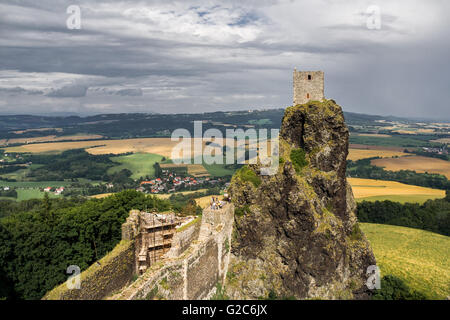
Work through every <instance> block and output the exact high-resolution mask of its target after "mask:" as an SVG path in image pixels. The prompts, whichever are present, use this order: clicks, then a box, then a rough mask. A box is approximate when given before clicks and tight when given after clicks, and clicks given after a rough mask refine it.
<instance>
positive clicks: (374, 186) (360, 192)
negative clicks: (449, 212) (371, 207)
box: [347, 178, 445, 202]
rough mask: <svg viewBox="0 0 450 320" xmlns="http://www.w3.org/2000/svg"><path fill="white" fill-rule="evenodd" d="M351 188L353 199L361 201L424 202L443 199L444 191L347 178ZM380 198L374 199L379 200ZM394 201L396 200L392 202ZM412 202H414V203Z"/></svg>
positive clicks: (391, 182)
mask: <svg viewBox="0 0 450 320" xmlns="http://www.w3.org/2000/svg"><path fill="white" fill-rule="evenodd" d="M347 180H348V182H349V183H350V185H351V186H352V190H353V194H354V196H355V199H357V200H358V199H363V198H368V197H371V198H373V197H390V199H387V200H391V199H395V198H397V199H400V200H405V199H409V200H416V201H417V200H420V201H423V200H426V199H436V198H444V197H445V191H444V190H438V189H431V188H425V187H419V186H413V185H409V184H403V183H400V182H395V181H384V180H373V179H359V178H347ZM380 199H381V198H378V199H374V200H380ZM393 201H396V200H393ZM416 201H414V202H416Z"/></svg>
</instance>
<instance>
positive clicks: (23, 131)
mask: <svg viewBox="0 0 450 320" xmlns="http://www.w3.org/2000/svg"><path fill="white" fill-rule="evenodd" d="M53 130H54V131H57V132H63V129H62V128H38V129H26V130H19V131H13V133H15V134H22V133H26V132H33V131H35V132H43V131H53Z"/></svg>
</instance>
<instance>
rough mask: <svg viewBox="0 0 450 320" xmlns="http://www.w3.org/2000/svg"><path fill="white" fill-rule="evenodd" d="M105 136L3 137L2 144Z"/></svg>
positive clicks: (0, 143) (75, 139)
mask: <svg viewBox="0 0 450 320" xmlns="http://www.w3.org/2000/svg"><path fill="white" fill-rule="evenodd" d="M102 138H103V136H101V135H99V134H90V135H72V136H62V137H57V136H55V135H51V136H45V137H35V138H16V139H2V140H0V146H1V145H7V144H14V143H38V142H49V141H64V140H72V141H78V140H89V139H102Z"/></svg>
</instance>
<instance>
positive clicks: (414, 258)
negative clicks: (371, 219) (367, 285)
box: [360, 223, 450, 299]
mask: <svg viewBox="0 0 450 320" xmlns="http://www.w3.org/2000/svg"><path fill="white" fill-rule="evenodd" d="M360 227H361V229H362V231H363V232H364V233H365V235H366V236H367V238H368V240H369V242H370V243H371V246H372V249H373V252H374V254H375V258H376V260H377V265H378V267H379V268H380V270H381V276H383V275H387V274H392V275H394V276H397V277H399V278H401V279H403V280H404V281H405V283H406V284H407V285H408V286H409V287H410V288H411V289H414V290H417V291H420V292H422V293H423V294H425V295H426V296H427V297H428V298H430V299H445V298H446V297H447V296H449V295H450V273H449V272H448V271H449V270H450V260H449V258H450V237H446V236H443V235H439V234H436V233H432V232H428V231H424V230H419V229H412V228H405V227H398V226H390V225H380V224H372V223H361V224H360Z"/></svg>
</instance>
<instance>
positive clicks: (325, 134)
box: [225, 100, 375, 299]
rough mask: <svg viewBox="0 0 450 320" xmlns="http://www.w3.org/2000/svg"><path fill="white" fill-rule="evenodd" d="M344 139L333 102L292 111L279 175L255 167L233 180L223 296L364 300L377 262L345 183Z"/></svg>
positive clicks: (288, 114) (285, 121)
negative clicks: (230, 235) (369, 271)
mask: <svg viewBox="0 0 450 320" xmlns="http://www.w3.org/2000/svg"><path fill="white" fill-rule="evenodd" d="M348 137H349V132H348V129H347V126H346V125H345V122H344V116H343V112H342V109H341V107H340V106H338V105H337V104H336V103H335V102H334V101H333V100H324V101H323V102H318V101H311V102H308V103H306V104H303V105H297V106H293V107H289V108H287V109H286V111H285V114H284V117H283V120H282V125H281V131H280V138H279V139H280V141H279V146H280V152H279V154H280V159H282V160H281V161H280V166H279V168H278V172H277V173H276V174H275V175H272V176H264V175H259V170H260V167H259V165H257V164H256V165H249V166H248V167H245V168H244V169H241V171H240V172H238V173H237V174H235V176H233V178H232V181H231V185H230V188H229V192H230V194H231V198H232V201H233V202H234V205H235V208H236V211H235V212H236V214H235V224H234V232H233V239H232V245H231V261H230V271H231V272H230V273H229V274H230V275H232V277H231V278H230V279H228V278H227V283H226V285H225V286H226V288H227V295H228V296H230V297H231V298H235V299H257V298H261V297H267V296H268V295H269V293H273V292H275V293H276V295H277V296H278V297H295V298H297V299H310V298H322V299H352V298H367V297H368V294H369V292H367V291H366V290H365V286H364V283H365V280H366V275H365V273H366V269H367V267H368V266H369V265H374V264H375V258H374V255H373V253H372V250H371V248H370V245H369V243H368V242H367V240H366V238H365V236H364V235H363V234H362V232H361V231H360V230H359V227H358V225H357V219H356V215H355V209H356V205H355V201H354V198H353V193H352V190H351V188H350V186H349V184H348V183H347V180H346V178H345V171H346V158H347V154H348ZM297 150H301V151H297ZM291 157H292V158H295V159H292V158H291ZM250 171H251V172H250ZM255 177H257V178H258V179H256V178H255ZM242 265H245V268H242V267H236V266H242Z"/></svg>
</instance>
